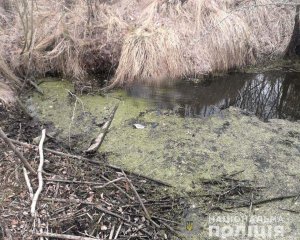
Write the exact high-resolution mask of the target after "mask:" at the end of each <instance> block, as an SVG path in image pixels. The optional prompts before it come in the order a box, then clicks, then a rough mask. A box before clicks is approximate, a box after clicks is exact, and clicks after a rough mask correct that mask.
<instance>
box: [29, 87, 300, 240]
mask: <svg viewBox="0 0 300 240" xmlns="http://www.w3.org/2000/svg"><path fill="white" fill-rule="evenodd" d="M40 87H41V88H42V89H43V91H44V92H45V95H44V96H41V95H39V94H37V93H33V94H32V95H31V96H29V97H28V99H27V105H28V107H29V108H30V109H31V110H32V111H33V112H34V113H35V114H36V116H38V117H39V118H40V119H41V120H42V121H45V122H46V121H47V122H52V123H53V124H54V126H55V127H56V128H57V129H59V131H60V134H59V137H60V138H61V140H63V141H68V138H69V135H70V136H71V140H73V141H72V144H73V145H74V146H76V147H77V148H78V149H79V150H85V149H86V148H87V147H88V146H89V143H90V141H91V139H92V138H94V137H96V136H97V134H98V132H99V131H100V125H101V124H100V123H101V122H103V121H105V118H106V117H107V116H108V115H109V113H110V111H111V110H112V108H113V106H115V105H116V104H118V105H119V108H118V110H117V113H116V115H115V118H114V120H113V122H112V125H111V128H110V131H109V133H108V134H107V136H106V138H105V141H104V143H103V145H102V146H101V149H100V151H101V152H106V153H107V154H108V159H109V161H110V163H112V164H114V165H118V166H121V167H124V168H126V169H127V170H131V171H134V172H137V173H141V174H144V175H147V176H150V177H153V178H156V179H159V180H162V181H165V182H168V183H170V184H171V185H173V186H175V187H176V188H175V190H174V191H176V192H177V193H180V194H182V195H183V196H188V195H187V193H190V192H201V191H202V186H201V181H202V179H203V178H206V179H207V178H208V179H209V178H214V177H215V176H217V175H220V174H226V173H231V172H234V171H240V170H245V171H244V172H243V173H242V174H241V176H240V177H241V178H243V179H249V180H254V181H255V182H257V183H258V185H264V186H266V194H269V195H270V196H271V195H276V194H277V195H278V194H279V193H281V192H287V190H288V191H290V192H293V190H294V189H297V187H298V184H297V183H299V181H300V174H299V169H300V149H299V146H300V138H299V136H300V123H299V122H295V123H292V122H289V121H285V120H271V121H269V122H262V121H260V120H259V119H258V118H256V117H255V116H253V115H249V114H243V112H242V111H241V110H239V109H235V108H230V109H227V110H224V111H222V112H221V113H220V114H219V115H214V116H211V117H209V118H205V119H199V118H181V117H179V116H177V115H176V114H174V113H172V112H167V111H165V112H163V113H158V112H157V111H156V110H155V106H154V105H153V103H151V102H150V101H147V100H145V99H137V98H132V97H128V96H127V94H126V92H125V91H121V90H120V91H115V92H112V93H110V94H107V95H106V96H105V97H103V96H97V95H96V96H93V95H84V96H78V98H79V99H80V100H78V101H77V105H76V111H75V116H74V118H73V121H71V119H72V115H73V110H74V106H75V102H74V101H76V100H74V98H72V97H70V95H69V94H68V90H70V91H72V90H73V86H72V84H71V83H69V82H66V81H58V82H53V81H51V82H47V81H46V82H44V83H42V84H41V85H40ZM71 122H72V124H71V127H70V123H71ZM135 123H140V124H142V125H144V126H145V128H144V129H135V128H134V127H133V124H135ZM69 129H70V131H69ZM72 137H75V138H72ZM191 201H192V202H193V203H194V204H195V205H197V204H199V203H200V201H201V200H199V199H191ZM268 209H269V207H266V208H265V211H268ZM269 210H270V209H269ZM272 212H274V209H272ZM193 214H194V215H195V216H194V215H193ZM193 214H192V215H193V216H192V215H191V217H190V218H192V219H193V220H194V221H197V219H198V221H200V218H197V214H198V213H197V212H196V213H193ZM194 218H195V219H194ZM202 220H203V219H202ZM203 221H204V220H203ZM293 221H295V219H294V218H291V219H290V221H289V223H288V224H287V225H290V224H291V222H293ZM298 225H299V224H298ZM298 225H297V227H299V228H300V226H298ZM205 234H206V235H205ZM187 235H188V234H187ZM205 236H207V231H206V232H205V231H204V232H199V231H198V232H197V231H196V232H195V236H193V235H188V239H205Z"/></svg>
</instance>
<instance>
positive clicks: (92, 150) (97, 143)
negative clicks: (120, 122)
mask: <svg viewBox="0 0 300 240" xmlns="http://www.w3.org/2000/svg"><path fill="white" fill-rule="evenodd" d="M117 109H118V105H117V106H115V107H114V108H113V110H112V112H111V114H110V116H109V118H108V120H107V121H106V122H105V124H104V125H103V126H102V128H101V132H100V134H99V135H98V136H97V138H96V139H95V140H94V141H93V144H92V145H91V146H90V147H89V148H88V150H86V151H85V152H86V153H95V152H96V151H97V150H98V149H99V148H100V146H101V144H102V143H103V140H104V138H105V136H106V133H107V132H108V129H109V127H110V125H111V123H112V121H113V119H114V117H115V113H116V111H117Z"/></svg>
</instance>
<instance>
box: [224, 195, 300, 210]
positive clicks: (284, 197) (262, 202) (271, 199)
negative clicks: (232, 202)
mask: <svg viewBox="0 0 300 240" xmlns="http://www.w3.org/2000/svg"><path fill="white" fill-rule="evenodd" d="M298 196H299V193H297V194H292V195H287V196H278V197H272V198H268V199H263V200H258V201H253V202H252V203H251V202H250V203H245V204H241V205H238V206H232V207H226V208H225V209H232V208H242V207H249V206H251V205H253V206H257V205H261V204H264V203H269V202H276V201H281V200H285V199H290V198H296V197H298Z"/></svg>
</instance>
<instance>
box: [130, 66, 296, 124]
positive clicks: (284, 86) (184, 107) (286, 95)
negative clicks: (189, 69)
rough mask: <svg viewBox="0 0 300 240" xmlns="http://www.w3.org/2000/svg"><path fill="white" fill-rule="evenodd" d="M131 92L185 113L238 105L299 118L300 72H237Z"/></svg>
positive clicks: (267, 114) (275, 115)
mask: <svg viewBox="0 0 300 240" xmlns="http://www.w3.org/2000/svg"><path fill="white" fill-rule="evenodd" d="M128 94H129V95H130V96H133V97H138V98H144V99H148V100H149V101H151V102H153V103H154V104H155V106H156V107H157V109H158V110H159V111H160V110H165V109H170V110H174V111H175V112H177V113H178V114H180V115H181V116H182V117H207V116H210V115H212V114H216V113H218V112H220V111H221V110H222V109H226V108H228V107H229V106H235V107H239V108H241V109H244V110H247V111H250V112H253V113H254V114H255V115H256V116H258V117H259V118H261V119H262V120H267V119H271V118H283V119H289V120H299V119H300V73H293V72H267V73H261V74H241V73H234V74H230V75H226V76H223V77H218V78H213V79H210V80H204V81H203V82H201V83H197V84H196V83H194V82H192V81H188V80H186V81H181V82H180V83H178V84H176V85H174V86H172V87H168V88H154V87H148V86H142V85H135V86H133V87H131V88H130V89H128Z"/></svg>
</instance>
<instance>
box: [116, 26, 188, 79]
mask: <svg viewBox="0 0 300 240" xmlns="http://www.w3.org/2000/svg"><path fill="white" fill-rule="evenodd" d="M186 70H187V69H186V63H185V62H184V59H183V58H182V49H181V46H180V41H179V38H178V36H177V35H176V34H175V33H174V31H172V30H171V29H166V28H162V27H157V28H153V27H141V28H138V29H137V30H135V31H134V32H132V33H130V34H129V35H128V36H127V37H126V39H125V41H124V44H123V48H122V53H121V57H120V63H119V66H118V69H117V71H116V78H115V79H114V82H113V85H115V84H117V85H125V84H131V83H133V82H137V81H139V82H148V83H149V82H151V83H152V84H160V83H161V82H164V83H165V82H167V81H168V80H174V79H176V78H179V77H180V76H182V75H183V74H185V72H186Z"/></svg>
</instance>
